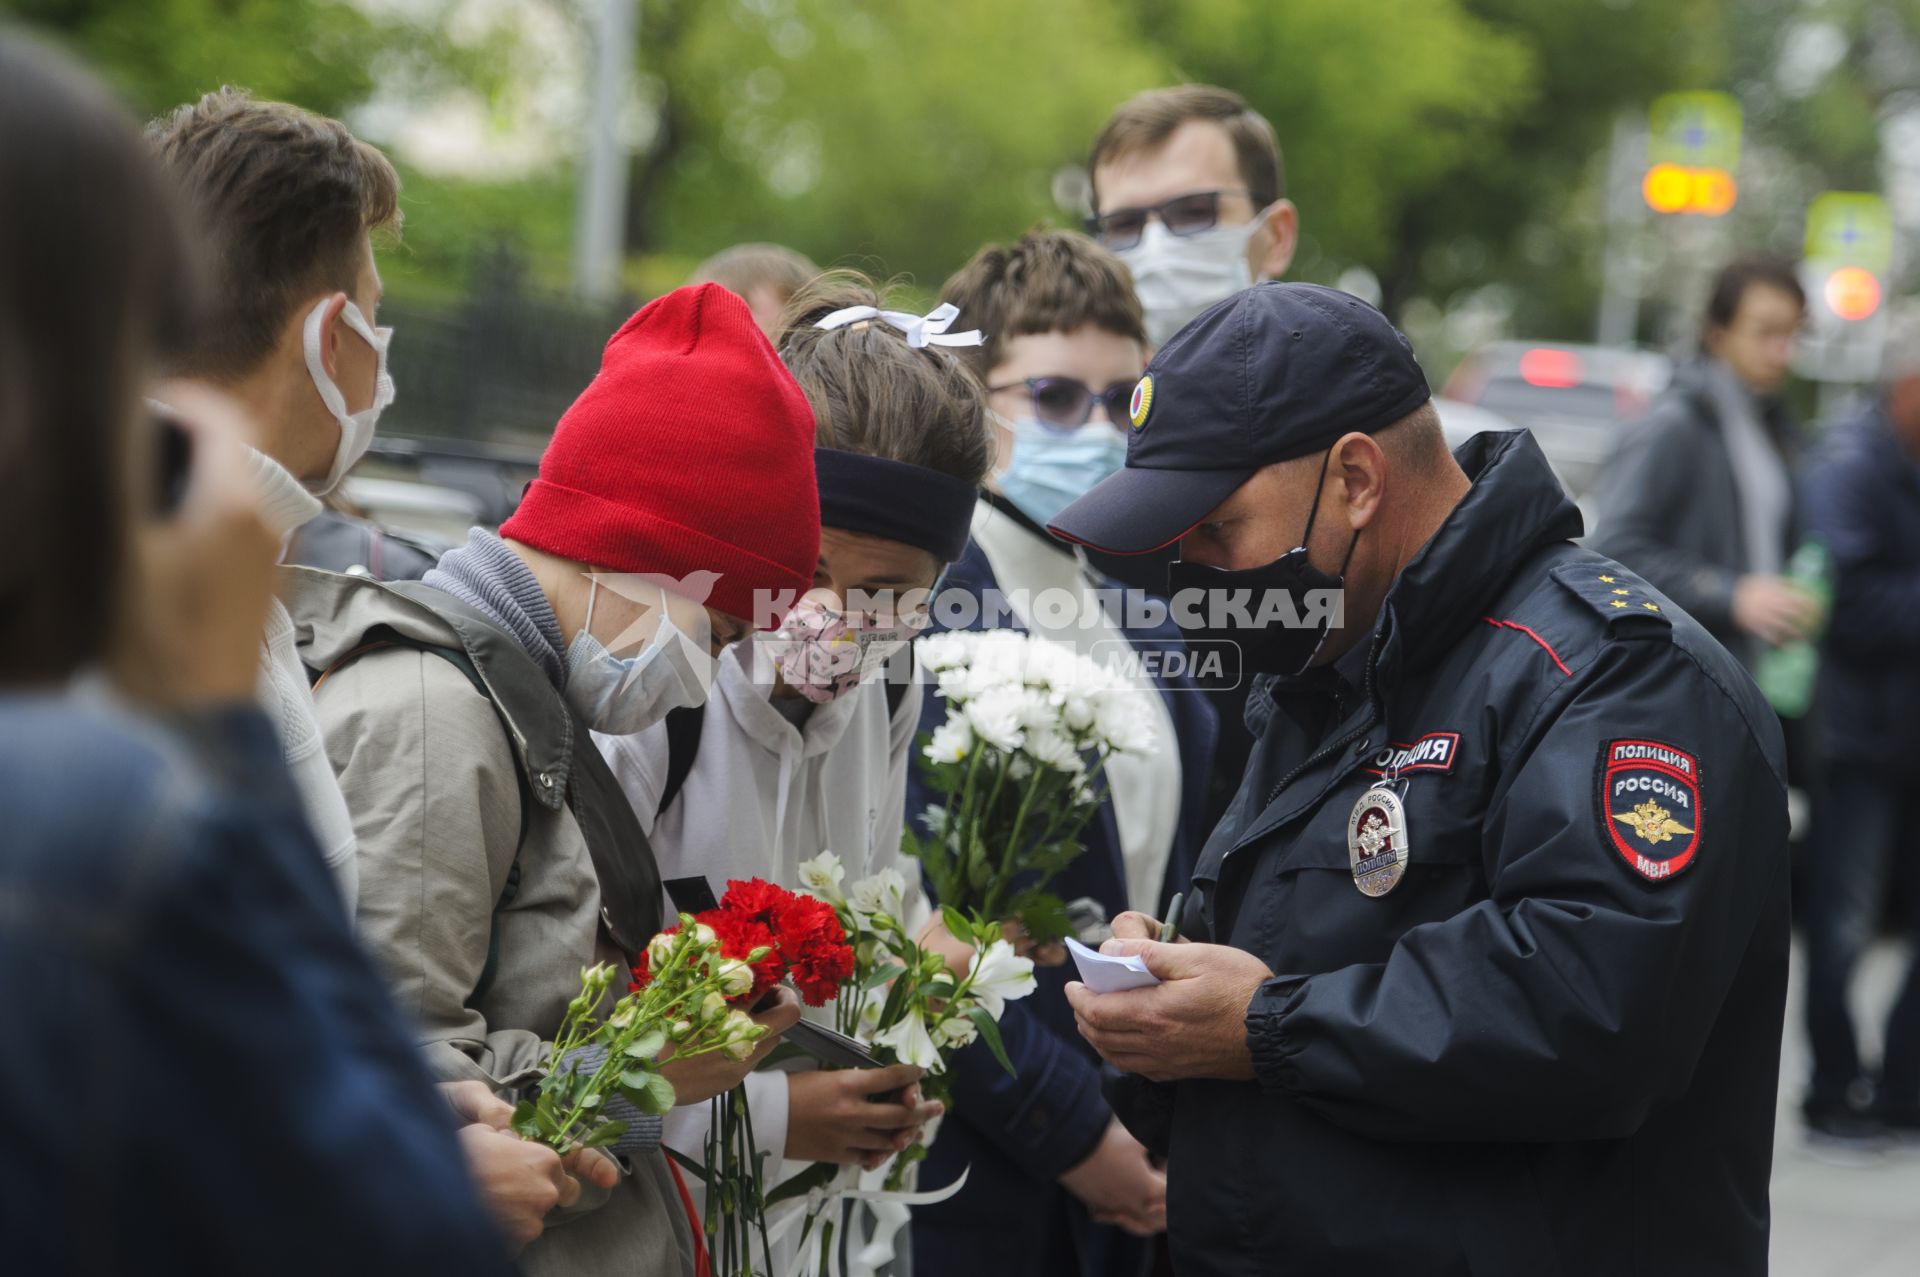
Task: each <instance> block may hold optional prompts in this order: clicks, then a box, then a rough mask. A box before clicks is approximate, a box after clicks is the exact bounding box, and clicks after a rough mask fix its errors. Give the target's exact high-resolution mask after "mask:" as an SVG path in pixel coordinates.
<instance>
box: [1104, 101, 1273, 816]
mask: <svg viewBox="0 0 1920 1277" xmlns="http://www.w3.org/2000/svg"><path fill="white" fill-rule="evenodd" d="M1087 167H1088V169H1089V170H1090V171H1091V172H1092V174H1093V207H1094V216H1092V217H1090V218H1088V219H1087V230H1088V232H1089V233H1091V234H1092V235H1093V236H1094V237H1095V238H1096V239H1098V240H1099V241H1100V242H1101V243H1102V244H1104V245H1105V246H1106V247H1107V248H1109V249H1111V250H1112V251H1113V252H1114V253H1115V254H1117V255H1118V256H1119V258H1120V260H1121V261H1123V262H1125V263H1126V265H1127V268H1128V269H1129V270H1130V271H1132V272H1133V286H1134V290H1135V291H1136V292H1137V293H1138V294H1139V296H1140V304H1141V306H1142V307H1143V308H1144V310H1145V311H1146V321H1147V337H1148V339H1149V340H1150V342H1151V343H1152V345H1153V346H1155V347H1159V346H1162V345H1164V344H1166V341H1167V339H1168V338H1170V337H1172V336H1173V334H1174V333H1176V332H1178V331H1179V330H1180V328H1181V327H1182V326H1183V325H1184V324H1185V323H1186V322H1187V321H1188V320H1190V319H1192V318H1193V317H1194V316H1195V315H1198V314H1199V313H1200V312H1201V311H1203V310H1205V309H1206V308H1207V307H1209V306H1211V305H1213V304H1214V303H1215V302H1218V301H1222V300H1224V299H1225V298H1227V297H1228V296H1230V295H1232V294H1233V293H1236V292H1238V291H1240V290H1241V289H1243V288H1245V287H1247V286H1248V285H1249V284H1252V283H1253V282H1254V281H1255V280H1256V279H1277V278H1279V277H1280V276H1282V275H1284V274H1286V271H1287V266H1288V264H1289V263H1290V262H1292V261H1293V250H1294V245H1295V244H1296V243H1297V242H1298V240H1299V234H1300V213H1299V211H1298V210H1297V209H1295V208H1294V206H1293V204H1292V202H1291V201H1290V200H1288V199H1286V198H1285V194H1286V170H1285V168H1284V166H1283V165H1282V164H1281V160H1280V143H1279V142H1278V141H1277V140H1276V139H1275V137H1274V133H1273V125H1271V124H1269V123H1268V122H1267V120H1266V117H1264V116H1262V115H1260V114H1259V113H1258V112H1256V111H1254V110H1253V109H1252V108H1251V107H1249V106H1248V105H1247V104H1246V101H1245V100H1244V99H1243V98H1241V97H1240V95H1239V94H1237V93H1230V92H1228V91H1227V90H1226V89H1218V88H1214V87H1213V86H1212V85H1206V84H1180V85H1175V86H1174V87H1172V88H1167V89H1152V90H1149V91H1147V92H1145V93H1140V94H1136V95H1135V96H1133V97H1131V98H1129V99H1128V100H1127V101H1125V102H1123V103H1121V104H1120V106H1119V108H1118V109H1116V110H1115V111H1114V113H1113V116H1112V118H1110V119H1109V120H1108V121H1107V124H1106V127H1105V128H1103V129H1101V130H1100V136H1099V137H1097V138H1095V139H1094V142H1093V154H1092V157H1091V158H1090V159H1089V161H1088V165H1087ZM1086 554H1087V557H1088V558H1089V559H1090V560H1091V561H1092V562H1093V564H1094V565H1095V566H1096V567H1098V568H1099V569H1100V570H1101V571H1102V572H1105V573H1107V574H1108V575H1109V576H1112V577H1114V578H1115V579H1116V580H1119V581H1122V582H1124V583H1125V584H1126V585H1128V586H1131V587H1133V588H1134V589H1141V590H1147V591H1150V592H1152V593H1154V594H1163V593H1165V592H1166V589H1167V564H1169V563H1170V562H1172V560H1173V557H1174V555H1173V552H1172V550H1171V548H1168V549H1163V550H1159V551H1155V552H1153V553H1150V554H1144V555H1139V556H1136V557H1132V558H1129V557H1126V556H1122V555H1111V554H1107V553H1104V552H1103V551H1101V550H1098V549H1094V548H1088V549H1087V551H1086ZM1206 690H1207V696H1208V699H1209V700H1211V701H1212V702H1213V706H1214V709H1215V710H1216V711H1217V712H1218V714H1219V716H1220V744H1219V766H1218V767H1217V768H1216V769H1215V772H1214V779H1213V787H1212V792H1211V794H1210V797H1209V802H1208V811H1209V815H1210V817H1211V818H1215V819H1217V818H1218V817H1219V816H1220V815H1222V814H1224V812H1225V811H1226V808H1227V804H1228V803H1230V802H1231V801H1232V800H1233V793H1234V789H1235V787H1236V786H1237V785H1238V784H1239V779H1240V773H1241V772H1242V771H1243V770H1244V769H1245V766H1246V761H1247V756H1248V754H1249V753H1250V752H1251V750H1252V748H1253V738H1252V737H1251V736H1250V735H1248V733H1247V729H1246V726H1245V724H1244V723H1243V722H1242V721H1241V720H1242V718H1243V715H1244V710H1245V706H1246V699H1247V687H1246V680H1244V679H1241V680H1238V681H1237V682H1235V683H1234V685H1233V686H1227V687H1220V686H1209V687H1208V688H1207V689H1206Z"/></svg>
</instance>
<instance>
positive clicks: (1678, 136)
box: [1640, 92, 1740, 217]
mask: <svg viewBox="0 0 1920 1277" xmlns="http://www.w3.org/2000/svg"><path fill="white" fill-rule="evenodd" d="M1647 124H1648V134H1647V160H1648V168H1647V172H1646V176H1645V177H1644V178H1643V179H1642V180H1641V183H1640V194H1641V196H1642V197H1643V198H1644V199H1645V200H1646V201H1647V207H1648V208H1650V209H1652V210H1653V211H1654V212H1656V213H1694V214H1698V215H1700V216H1702V217H1720V216H1722V215H1724V214H1725V213H1727V212H1730V211H1731V210H1732V208H1733V205H1734V202H1735V201H1736V200H1738V199H1739V198H1740V188H1739V185H1738V183H1736V182H1735V181H1734V178H1733V174H1734V171H1735V170H1736V169H1737V168H1738V167H1739V165H1740V104H1739V103H1738V102H1736V101H1734V100H1733V98H1731V97H1729V96H1728V95H1727V94H1725V93H1704V92H1702V93H1668V94H1666V95H1664V96H1662V97H1659V98H1656V99H1655V100H1654V103H1653V106H1652V108H1651V109H1650V110H1649V111H1648V112H1647Z"/></svg>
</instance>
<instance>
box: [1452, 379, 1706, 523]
mask: <svg viewBox="0 0 1920 1277" xmlns="http://www.w3.org/2000/svg"><path fill="white" fill-rule="evenodd" d="M1672 379H1673V361H1672V360H1671V359H1668V358H1667V357H1666V356H1665V355H1661V354H1657V353H1654V352H1652V351H1644V350H1630V349H1622V348H1618V347H1611V346H1581V345H1571V344H1566V343H1558V342H1526V341H1497V342H1491V343H1489V344H1488V345H1485V346H1482V347H1481V348H1480V349H1478V350H1476V351H1474V352H1473V353H1472V354H1470V355H1468V356H1467V357H1466V358H1465V359H1463V360H1461V361H1460V366H1459V367H1457V368H1455V369H1454V370H1453V375H1452V376H1451V377H1449V378H1447V384H1446V386H1445V388H1444V389H1443V390H1442V391H1441V392H1440V393H1441V395H1442V396H1444V397H1445V398H1446V399H1451V400H1457V401H1458V402H1460V403H1463V404H1468V405H1471V406H1473V407H1475V408H1479V409H1483V410H1485V411H1488V412H1491V413H1496V414H1498V415H1499V416H1501V417H1504V418H1506V419H1507V420H1508V421H1510V422H1512V423H1513V425H1515V426H1518V427H1520V428H1521V429H1524V430H1531V431H1532V432H1533V434H1534V437H1535V438H1536V439H1538V440H1539V442H1540V448H1541V451H1543V452H1545V453H1546V454H1547V459H1548V460H1549V461H1551V462H1552V463H1553V468H1554V470H1555V471H1556V472H1557V473H1558V474H1559V475H1560V481H1561V482H1562V483H1564V484H1566V486H1567V491H1568V492H1570V493H1572V494H1573V495H1574V496H1575V497H1579V496H1582V495H1584V494H1585V492H1586V491H1587V489H1588V487H1589V486H1591V485H1592V483H1593V480H1594V478H1595V477H1596V476H1597V475H1598V474H1599V472H1600V467H1601V466H1603V465H1604V464H1606V460H1607V458H1608V457H1609V456H1611V455H1612V454H1613V449H1614V447H1615V445H1616V444H1618V443H1619V440H1620V431H1621V428H1622V427H1623V426H1625V425H1627V424H1628V423H1629V422H1632V421H1636V420H1638V419H1639V418H1640V417H1641V416H1642V415H1644V414H1645V413H1646V411H1647V409H1648V408H1649V407H1650V406H1651V405H1652V403H1653V398H1654V396H1655V395H1657V394H1659V393H1660V392H1661V391H1662V390H1664V389H1666V386H1667V383H1668V382H1669V381H1671V380H1672ZM1441 421H1442V423H1444V422H1445V421H1446V412H1445V409H1444V408H1442V410H1441Z"/></svg>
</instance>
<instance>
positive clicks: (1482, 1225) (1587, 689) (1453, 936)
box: [1121, 433, 1787, 1277]
mask: <svg viewBox="0 0 1920 1277" xmlns="http://www.w3.org/2000/svg"><path fill="white" fill-rule="evenodd" d="M1456 455H1457V457H1458V459H1459V461H1460V463H1461V465H1462V467H1463V468H1464V469H1465V470H1466V471H1467V473H1468V475H1469V476H1470V477H1471V478H1472V480H1473V487H1472V489H1471V491H1470V492H1469V493H1468V495H1467V496H1466V498H1465V500H1464V501H1463V502H1462V503H1461V504H1460V505H1459V507H1458V508H1456V509H1455V510H1454V512H1453V513H1452V514H1451V515H1450V516H1449V518H1448V519H1447V521H1446V523H1445V524H1444V525H1443V526H1442V527H1441V529H1440V530H1439V532H1438V533H1436V534H1435V536H1434V537H1433V539H1432V540H1431V541H1430V542H1428V544H1427V545H1426V546H1425V547H1424V548H1423V549H1422V550H1421V551H1420V553H1419V554H1418V555H1417V556H1416V557H1415V558H1414V559H1413V561H1412V562H1411V563H1409V564H1408V565H1407V567H1406V569H1405V570H1404V571H1403V572H1402V574H1401V576H1400V578H1399V580H1398V581H1397V582H1396V583H1395V585H1394V587H1393V590H1392V591H1391V593H1390V594H1389V595H1388V596H1387V600H1386V603H1385V605H1384V608H1383V612H1382V615H1381V619H1380V624H1379V628H1378V630H1377V632H1376V635H1375V641H1374V644H1373V647H1372V649H1371V655H1370V657H1369V658H1368V659H1367V661H1366V663H1365V666H1364V669H1365V672H1364V675H1363V676H1362V678H1361V684H1362V686H1360V687H1358V688H1354V689H1351V691H1350V692H1348V691H1346V690H1345V688H1346V685H1345V684H1344V681H1343V680H1339V679H1338V677H1337V676H1336V675H1334V674H1332V672H1331V671H1314V672H1313V673H1312V674H1311V675H1310V676H1308V677H1306V678H1302V679H1297V680H1291V681H1289V682H1287V683H1285V684H1282V685H1279V686H1278V687H1275V688H1268V689H1262V691H1261V692H1257V693H1256V695H1255V698H1254V700H1255V702H1256V709H1258V710H1265V711H1266V712H1267V713H1268V714H1269V715H1270V717H1269V720H1268V722H1267V723H1266V725H1265V730H1264V733H1263V735H1262V737H1261V739H1260V742H1259V744H1258V745H1257V746H1256V747H1255V752H1254V756H1253V759H1252V761H1251V763H1250V764H1249V767H1248V774H1247V780H1246V782H1245V784H1244V785H1243V786H1242V788H1241V791H1240V794H1239V797H1238V798H1237V799H1236V800H1235V803H1234V806H1233V807H1232V809H1230V810H1229V812H1228V814H1227V816H1226V818H1225V820H1224V821H1223V822H1222V824H1221V826H1220V827H1219V828H1218V829H1217V830H1216V831H1215V832H1214V834H1213V836H1212V838H1211V839H1210V840H1209V841H1208V843H1207V846H1206V848H1205V849H1204V851H1203V852H1202V854H1201V858H1200V862H1199V864H1198V866H1197V868H1196V870H1195V873H1194V885H1195V889H1196V892H1197V894H1198V897H1199V899H1198V903H1197V904H1196V906H1195V907H1194V908H1192V909H1191V910H1189V911H1188V913H1187V918H1186V922H1187V925H1188V928H1189V934H1190V935H1192V936H1193V938H1195V939H1213V940H1216V941H1220V942H1224V943H1229V944H1232V945H1234V946H1236V947H1238V948H1242V949H1245V950H1248V951H1249V952H1251V953H1254V954H1256V955H1258V956H1259V957H1260V958H1261V960H1262V961H1264V962H1265V963H1266V964H1267V965H1268V967H1269V968H1270V969H1272V970H1273V971H1274V973H1275V976H1274V978H1273V979H1272V980H1271V981H1270V982H1269V983H1267V984H1266V985H1264V986H1263V987H1262V988H1261V989H1260V990H1259V992H1258V993H1257V994H1256V995H1255V997H1254V999H1253V1001H1252V1003H1251V1004H1250V1006H1249V1008H1248V1012H1247V1021H1246V1022H1247V1040H1248V1043H1249V1045H1250V1047H1251V1049H1252V1054H1253V1063H1254V1068H1255V1071H1256V1073H1257V1076H1258V1080H1257V1081H1254V1082H1220V1081H1188V1082H1181V1083H1178V1084H1176V1085H1174V1086H1172V1087H1153V1086H1150V1085H1148V1084H1145V1083H1138V1082H1137V1083H1136V1084H1135V1085H1134V1086H1133V1087H1132V1088H1131V1091H1132V1093H1131V1094H1130V1095H1129V1097H1128V1098H1127V1099H1126V1100H1125V1101H1123V1103H1122V1106H1121V1111H1122V1116H1123V1118H1125V1119H1126V1120H1127V1121H1128V1123H1129V1125H1130V1126H1133V1127H1134V1128H1135V1130H1136V1132H1137V1133H1142V1134H1143V1137H1150V1138H1148V1142H1149V1143H1150V1144H1152V1143H1156V1142H1166V1141H1168V1140H1169V1137H1170V1165H1169V1168H1168V1191H1169V1202H1168V1208H1169V1218H1170V1224H1171V1230H1172V1245H1173V1250H1174V1257H1175V1267H1176V1269H1177V1271H1179V1272H1180V1273H1181V1274H1182V1277H1195V1275H1199V1274H1236V1275H1238V1274H1248V1275H1251V1274H1262V1275H1263V1277H1264V1275H1266V1274H1276V1273H1283V1274H1293V1273H1302V1274H1318V1273H1341V1274H1367V1275H1368V1277H1385V1275H1389V1274H1418V1275H1419V1277H1442V1275H1446V1274H1468V1273H1471V1274H1475V1275H1477V1277H1478V1275H1489V1274H1508V1273H1513V1274H1526V1275H1527V1277H1550V1275H1552V1274H1594V1275H1596V1277H1598V1275H1600V1274H1606V1275H1608V1277H1612V1275H1613V1274H1617V1273H1635V1274H1675V1275H1676V1277H1678V1275H1682V1274H1684V1275H1685V1277H1706V1275H1709V1274H1734V1273H1738V1274H1752V1275H1753V1277H1760V1275H1761V1274H1764V1273H1765V1271H1766V1265H1767V1228H1768V1206H1767V1180H1768V1172H1769V1168H1770V1162H1771V1156H1772V1140H1773V1118H1774V1098H1775V1083H1776V1075H1777V1072H1778V1064H1779V1050H1780V1032H1781V1015H1782V1005H1783V1001H1784V998H1785V995H1786V979H1787V854H1786V831H1787V817H1786V797H1785V792H1786V791H1785V785H1784V780H1783V773H1784V770H1785V768H1784V762H1783V760H1782V754H1781V741H1780V731H1779V727H1778V724H1777V722H1776V720H1775V718H1774V716H1773V714H1772V713H1771V712H1770V711H1769V710H1768V708H1767V706H1766V703H1765V702H1764V701H1763V700H1762V699H1761V697H1760V695H1759V693H1758V691H1757V690H1756V689H1755V688H1754V687H1753V685H1752V683H1751V682H1750V680H1749V679H1748V677H1747V675H1746V673H1745V672H1744V671H1743V670H1742V669H1741V667H1740V666H1739V665H1738V663H1736V662H1735V661H1734V660H1733V659H1732V658H1731V657H1730V656H1729V655H1728V654H1727V653H1726V652H1725V651H1724V650H1723V649H1722V648H1721V647H1720V646H1719V645H1718V644H1716V643H1715V642H1713V640H1711V639H1710V638H1708V637H1707V635H1706V633H1705V632H1704V631H1703V630H1702V629H1701V628H1700V626H1699V625H1698V624H1697V623H1695V622H1694V621H1693V620H1692V619H1691V618H1690V617H1688V616H1687V615H1686V614H1684V613H1683V612H1681V611H1679V610H1678V609H1676V608H1675V607H1674V606H1673V605H1672V604H1671V603H1670V602H1669V601H1668V600H1667V599H1666V598H1665V597H1664V596H1663V595H1661V594H1660V593H1658V592H1657V591H1654V590H1653V589H1651V588H1650V587H1649V586H1647V585H1646V584H1645V583H1644V582H1643V581H1641V580H1640V579H1639V578H1638V577H1635V576H1634V575H1632V574H1631V573H1629V572H1627V571H1626V570H1625V569H1623V568H1621V567H1619V566H1618V565H1616V564H1614V563H1613V562H1611V561H1610V560H1607V559H1604V558H1602V557H1600V556H1599V555H1596V554H1593V553H1590V552H1588V551H1585V550H1581V549H1578V548H1576V547H1574V546H1572V545H1570V544H1568V539H1569V538H1571V537H1574V536H1577V535H1578V534H1579V532H1580V520H1579V516H1578V514H1577V512H1576V511H1575V509H1574V507H1573V506H1572V504H1571V503H1570V502H1569V501H1568V500H1567V499H1566V497H1565V496H1564V494H1563V493H1562V492H1561V490H1560V488H1559V485H1558V484H1557V483H1556V482H1555V481H1554V479H1553V476H1552V475H1551V473H1550V472H1549V471H1548V468H1547V465H1546V461H1545V459H1544V458H1543V457H1542V456H1541V454H1540V451H1539V448H1538V446H1537V445H1536V444H1535V443H1534V442H1533V440H1532V438H1531V437H1530V436H1528V435H1525V434H1523V433H1509V434H1487V435H1481V436H1478V437H1476V438H1474V439H1472V440H1470V441H1468V443H1467V444H1466V445H1464V446H1463V447H1462V448H1461V449H1460V451H1459V452H1458V453H1457V454H1456ZM1342 693H1344V694H1342ZM1392 768H1398V769H1399V770H1398V777H1397V778H1398V780H1401V781H1404V782H1405V785H1406V789H1405V811H1406V834H1407V839H1406V840H1407V842H1408V844H1409V845H1410V859H1409V863H1408V867H1407V870H1406V875H1405V878H1404V880H1403V881H1401V882H1400V883H1399V884H1398V886H1397V887H1395V888H1394V889H1393V890H1392V891H1390V892H1389V893H1388V894H1386V895H1384V896H1381V897H1379V898H1372V897H1369V896H1367V895H1363V894H1362V893H1361V892H1360V891H1359V890H1357V889H1356V887H1355V880H1354V877H1353V875H1352V872H1351V869H1350V863H1349V852H1348V826H1349V818H1350V815H1351V814H1352V813H1353V812H1354V809H1355V807H1356V800H1357V799H1358V798H1359V797H1360V796H1361V794H1362V793H1363V792H1364V791H1365V790H1366V789H1367V788H1368V787H1369V786H1371V785H1373V784H1374V783H1376V782H1378V781H1381V780H1383V779H1385V778H1383V777H1382V776H1380V775H1378V774H1377V773H1378V772H1379V771H1381V770H1384V769H1392Z"/></svg>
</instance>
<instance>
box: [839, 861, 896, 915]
mask: <svg viewBox="0 0 1920 1277" xmlns="http://www.w3.org/2000/svg"><path fill="white" fill-rule="evenodd" d="M906 895H907V880H906V879H905V878H904V877H902V876H901V874H900V871H899V870H898V869H893V868H887V869H882V870H881V871H880V872H879V873H877V874H874V875H873V876H872V877H870V878H862V879H861V880H860V881H859V882H856V883H854V884H853V888H852V890H851V891H850V892H849V893H848V898H849V899H850V900H851V901H852V902H853V907H854V908H855V909H857V910H859V911H860V912H861V913H866V914H875V913H884V914H890V915H893V916H894V917H898V916H899V913H900V905H901V902H902V901H903V900H905V899H906Z"/></svg>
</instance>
